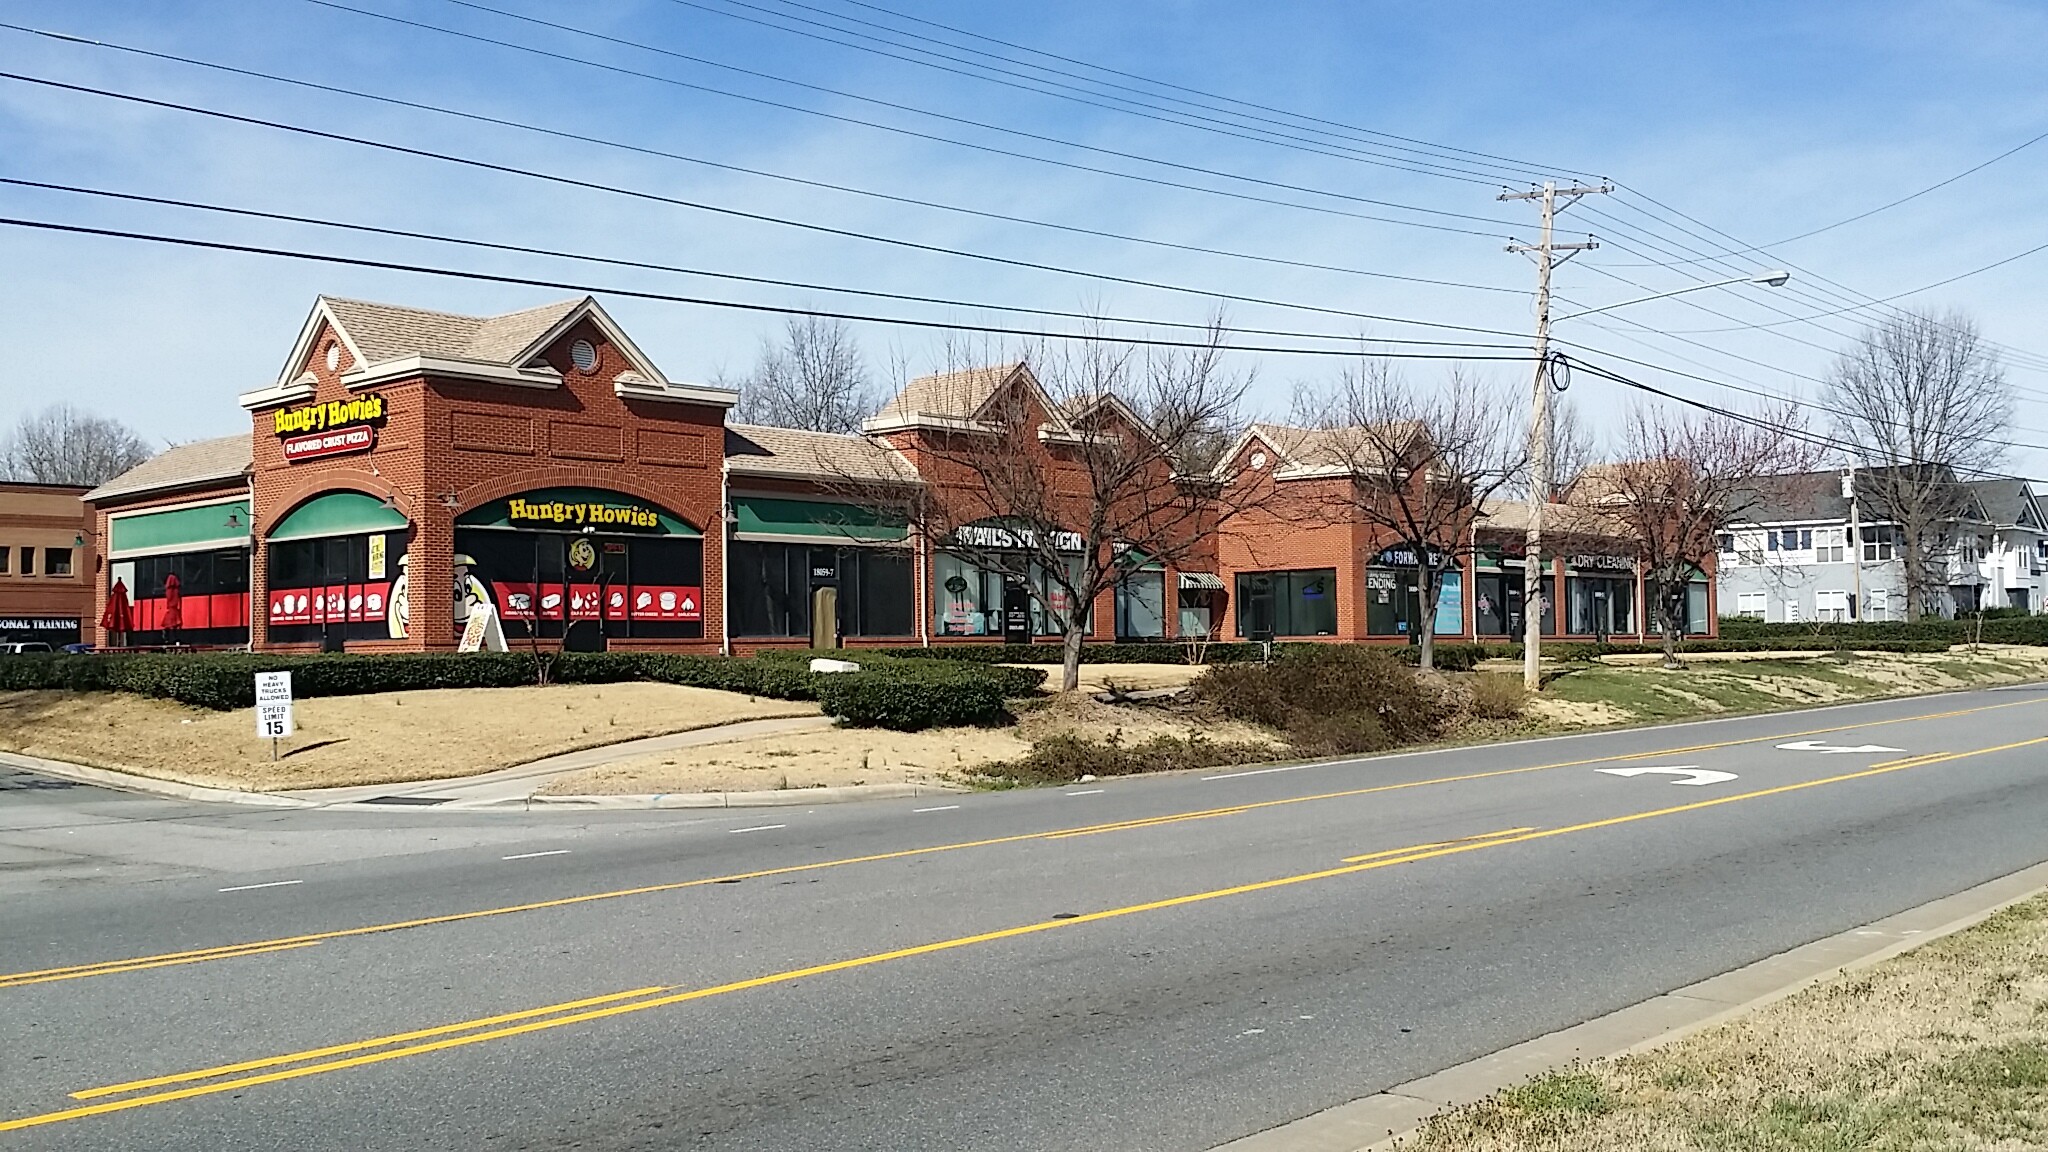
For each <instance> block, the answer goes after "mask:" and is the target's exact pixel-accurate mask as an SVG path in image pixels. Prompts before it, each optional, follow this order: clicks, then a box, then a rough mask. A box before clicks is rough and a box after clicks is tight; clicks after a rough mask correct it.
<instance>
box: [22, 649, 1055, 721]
mask: <svg viewBox="0 0 2048 1152" xmlns="http://www.w3.org/2000/svg"><path fill="white" fill-rule="evenodd" d="M808 655H809V654H808V653H792V654H777V655H773V656H761V657H756V658H753V659H744V660H741V659H734V658H731V657H726V656H695V655H687V654H680V653H668V652H565V653H561V654H559V655H554V656H551V657H548V659H549V660H550V664H551V668H550V676H551V678H552V679H553V680H554V681H555V682H557V683H563V684H612V683H618V682H621V681H628V680H652V681H657V682H660V683H664V684H677V685H682V686H684V687H691V688H716V689H721V690H723V691H727V692H739V693H743V694H745V695H749V696H760V697H765V698H767V699H771V700H819V701H820V702H821V703H822V704H823V706H824V708H825V711H826V712H827V713H828V714H830V715H834V716H839V717H841V718H842V719H844V720H845V721H846V722H847V723H848V724H852V725H855V726H861V727H890V728H906V729H914V728H927V727H932V726H934V725H940V724H987V723H997V722H1000V721H1001V720H1002V719H1004V718H1005V716H1006V713H1005V712H1004V711H1003V700H1004V699H1005V698H1006V697H1016V696H1028V695H1030V694H1032V693H1034V692H1036V691H1037V690H1038V688H1039V686H1040V685H1041V684H1043V683H1044V682H1045V672H1044V670H1043V669H1038V668H997V667H976V666H973V665H961V664H954V663H947V662H943V661H937V660H915V659H901V658H896V657H871V656H870V655H869V654H868V653H861V654H860V661H861V663H862V671H860V672H850V673H833V674H824V675H821V674H813V673H812V672H811V671H810V668H809V665H808V662H807V659H806V658H807V657H808ZM838 655H842V656H843V655H845V653H839V654H838ZM258 672H290V673H291V674H292V695H293V696H294V697H296V698H298V699H302V700H304V699H311V698H313V697H316V696H359V695H368V694H371V693H378V692H402V691H410V690H417V689H426V688H512V687H518V686H521V685H527V684H532V683H534V681H535V669H534V663H533V657H532V656H531V655H528V654H526V653H519V652H460V653H457V652H430V653H419V654H392V655H378V656H362V655H334V654H328V655H306V656H286V655H264V654H260V653H258V654H250V653H238V652H191V653H110V654H106V655H97V656H10V657H7V658H5V659H0V689H63V690H69V691H76V692H129V693H133V694H135V695H138V696H153V697H157V698H159V699H165V700H176V701H178V702H179V703H182V704H191V705H195V706H197V707H200V708H210V709H213V710H215V711H228V710H231V709H235V708H247V707H250V706H252V705H254V704H255V702H256V673H258Z"/></svg>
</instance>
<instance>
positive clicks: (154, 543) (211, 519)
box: [107, 496, 249, 556]
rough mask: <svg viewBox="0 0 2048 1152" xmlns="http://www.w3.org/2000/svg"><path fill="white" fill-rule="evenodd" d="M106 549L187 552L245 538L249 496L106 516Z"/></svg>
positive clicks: (231, 542)
mask: <svg viewBox="0 0 2048 1152" xmlns="http://www.w3.org/2000/svg"><path fill="white" fill-rule="evenodd" d="M107 533H108V537H109V539H108V541H107V550H108V551H109V552H111V553H113V554H114V555H116V556H121V555H124V554H136V553H151V552H189V551H194V550H197V549H201V548H220V547H230V546H234V545H240V544H246V543H248V542H249V499H248V497H246V496H244V497H238V498H236V499H233V500H221V501H217V502H215V503H211V504H195V505H193V506H191V507H189V508H169V509H165V510H164V511H162V512H136V513H133V514H130V515H116V516H113V517H110V518H109V519H108V523H107Z"/></svg>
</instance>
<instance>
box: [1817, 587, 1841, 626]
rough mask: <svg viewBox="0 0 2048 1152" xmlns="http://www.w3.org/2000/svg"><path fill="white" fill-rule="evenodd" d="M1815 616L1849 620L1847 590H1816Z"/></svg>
mask: <svg viewBox="0 0 2048 1152" xmlns="http://www.w3.org/2000/svg"><path fill="white" fill-rule="evenodd" d="M1813 616H1814V619H1816V620H1847V619H1848V618H1849V594H1848V593H1847V592H1831V591H1825V590H1823V591H1816V592H1815V593H1814V594H1813Z"/></svg>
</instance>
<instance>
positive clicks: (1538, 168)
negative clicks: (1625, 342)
mask: <svg viewBox="0 0 2048 1152" xmlns="http://www.w3.org/2000/svg"><path fill="white" fill-rule="evenodd" d="M781 2H782V3H784V4H785V5H788V6H790V7H796V8H807V9H809V10H810V11H813V12H816V11H820V9H817V8H812V7H811V6H810V5H807V4H796V3H793V2H792V0H781ZM842 2H843V3H846V4H850V5H852V6H854V7H857V8H864V9H866V10H868V11H870V12H879V13H882V14H884V15H887V16H893V17H895V18H896V19H898V20H902V21H905V22H906V23H911V24H917V25H921V26H923V27H926V28H937V29H939V30H941V31H944V32H951V33H953V34H954V35H956V36H966V37H969V38H971V39H974V40H979V41H981V42H982V43H985V44H995V45H997V46H999V47H1003V48H1009V49H1012V50H1014V51H1018V52H1025V53H1028V54H1030V55H1032V56H1037V57H1041V58H1043V59H1047V60H1057V61H1060V62H1061V63H1064V64H1073V65H1075V66H1077V67H1081V68H1087V69H1091V70H1093V71H1097V72H1101V73H1104V74H1106V75H1110V76H1121V77H1123V78H1124V79H1127V80H1136V81H1138V82H1140V83H1143V84H1150V85H1152V86H1154V87H1157V88H1164V89H1168V90H1170V91H1174V92H1185V93H1188V94H1189V95H1192V96H1201V97H1203V98H1205V99H1208V100H1214V101H1220V102H1222V103H1226V104H1232V105H1236V106H1237V107H1240V108H1252V109H1256V110H1258V111H1260V112H1271V113H1273V114H1275V115H1279V116H1286V117H1289V118H1291V119H1294V120H1298V121H1301V122H1303V123H1307V124H1320V125H1323V126H1325V127H1328V128H1337V129H1342V130H1343V131H1345V132H1349V133H1354V134H1357V135H1359V136H1363V137H1369V138H1372V139H1374V140H1380V141H1391V142H1393V145H1403V144H1407V145H1417V146H1419V148H1418V149H1416V150H1433V151H1435V152H1437V153H1442V154H1446V155H1460V156H1468V157H1471V158H1473V159H1476V160H1491V161H1497V162H1499V163H1501V164H1504V165H1507V166H1509V167H1510V168H1513V169H1516V170H1520V171H1526V172H1530V173H1533V174H1537V175H1546V176H1570V177H1574V178H1582V179H1591V178H1592V174H1591V173H1589V172H1577V171H1573V170H1571V169H1565V168H1555V169H1553V168H1551V167H1549V166H1547V165H1543V164H1537V163H1535V162H1533V161H1527V160H1516V159H1514V158H1512V157H1507V156H1498V155H1494V154H1492V153H1488V152H1474V151H1472V150H1470V149H1466V148H1457V147H1453V146H1451V145H1447V144H1436V143H1432V142H1430V141H1427V140H1418V139H1416V138H1414V137H1412V136H1400V135H1396V134H1394V133H1391V132H1381V131H1378V130H1376V129H1371V128H1363V127H1360V126H1358V125H1355V124H1347V123H1344V122H1343V121H1339V120H1328V119H1324V118H1322V117H1319V116H1309V115H1305V114H1303V113H1299V112H1292V111H1289V110H1287V109H1284V108H1278V107H1275V106H1273V105H1270V104H1260V103H1258V102H1256V101H1251V100H1240V99H1238V98H1236V97H1233V96H1224V95H1220V94H1218V93H1215V92H1209V91H1205V90H1203V89H1200V88H1190V87H1188V86H1186V85H1183V84H1175V83H1172V82H1169V81H1165V80H1158V79H1155V78H1152V77H1149V76H1144V75H1141V74H1139V73H1136V72H1126V71H1122V70H1120V69H1116V68H1111V67H1109V66H1107V65H1103V64H1094V63H1090V62H1089V61H1086V60H1082V59H1079V58H1077V57H1073V56H1062V55H1060V54H1059V53H1057V52H1047V51H1044V50H1042V49H1038V48H1032V47H1029V46H1027V45H1023V44H1019V43H1016V42H1015V41H1010V40H1002V39H998V38H996V37H993V36H986V35H983V34H982V33H979V32H974V31H971V30H969V29H965V28H960V27H957V26H955V25H951V24H943V23H940V22H939V21H936V20H928V19H925V18H923V17H920V16H912V15H910V14H909V13H906V12H900V11H897V10H896V9H893V8H886V7H883V6H882V5H880V4H872V3H866V2H864V0H842ZM840 19H846V20H852V19H853V18H852V17H840ZM861 22H862V23H866V22H865V21H861ZM870 26H871V27H879V25H870ZM903 35H910V34H909V33H903ZM926 39H930V38H929V37H927V38H926ZM933 42H934V43H944V42H943V41H936V40H934V41H933ZM956 47H958V46H956ZM964 50H968V51H972V49H964ZM997 58H998V59H1001V57H997ZM1018 63H1022V61H1018ZM1063 74H1064V75H1068V76H1073V77H1074V78H1075V79H1085V77H1081V76H1079V75H1077V74H1075V73H1070V72H1069V73H1063ZM1090 82H1091V83H1101V84H1103V85H1104V86H1105V87H1117V88H1124V87H1125V86H1123V85H1118V84H1111V83H1109V82H1107V81H1092V80H1091V81H1090ZM1125 90H1126V91H1131V92H1141V94H1147V95H1149V93H1142V90H1140V89H1136V88H1125ZM1160 99H1175V98H1174V97H1167V96H1162V97H1160ZM1177 102H1179V103H1188V104H1193V105H1194V106H1195V107H1208V108H1210V109H1211V110H1212V111H1225V109H1222V108H1216V107H1215V106H1213V105H1205V104H1200V103H1197V102H1194V101H1177Z"/></svg>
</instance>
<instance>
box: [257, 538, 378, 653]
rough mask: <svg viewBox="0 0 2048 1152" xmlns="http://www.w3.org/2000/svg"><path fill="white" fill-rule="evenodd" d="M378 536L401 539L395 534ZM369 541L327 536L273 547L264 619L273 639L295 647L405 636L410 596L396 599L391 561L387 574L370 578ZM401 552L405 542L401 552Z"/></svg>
mask: <svg viewBox="0 0 2048 1152" xmlns="http://www.w3.org/2000/svg"><path fill="white" fill-rule="evenodd" d="M378 535H379V536H380V537H383V538H387V539H388V537H389V536H392V535H398V536H399V539H400V540H401V541H402V540H403V536H402V535H399V534H396V533H390V534H385V533H380V534H378ZM370 540H371V537H370V536H367V535H364V536H323V537H315V538H312V539H307V540H280V541H277V542H276V543H273V544H271V545H270V553H269V555H270V568H269V577H268V580H267V581H266V583H267V584H268V585H269V597H270V600H269V605H268V608H267V613H266V615H265V619H266V620H267V621H268V622H269V625H270V633H269V634H270V639H272V640H274V641H276V642H278V643H281V644H295V643H310V642H316V641H325V640H328V639H343V640H377V639H385V638H392V637H399V636H404V635H406V623H407V615H406V611H405V608H404V607H403V606H402V605H403V603H404V601H405V600H406V599H407V597H405V596H398V597H394V595H393V584H394V582H395V578H396V577H397V576H398V574H399V573H398V571H397V570H394V569H396V568H397V567H398V566H397V565H395V564H393V563H392V562H391V561H390V560H388V559H387V560H386V565H385V571H384V572H382V573H380V574H378V576H377V577H376V578H374V579H373V578H371V576H370ZM385 547H387V548H388V547H389V545H388V544H387V545H385ZM403 550H404V548H403V544H402V543H401V545H400V547H399V549H398V551H400V552H403Z"/></svg>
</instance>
